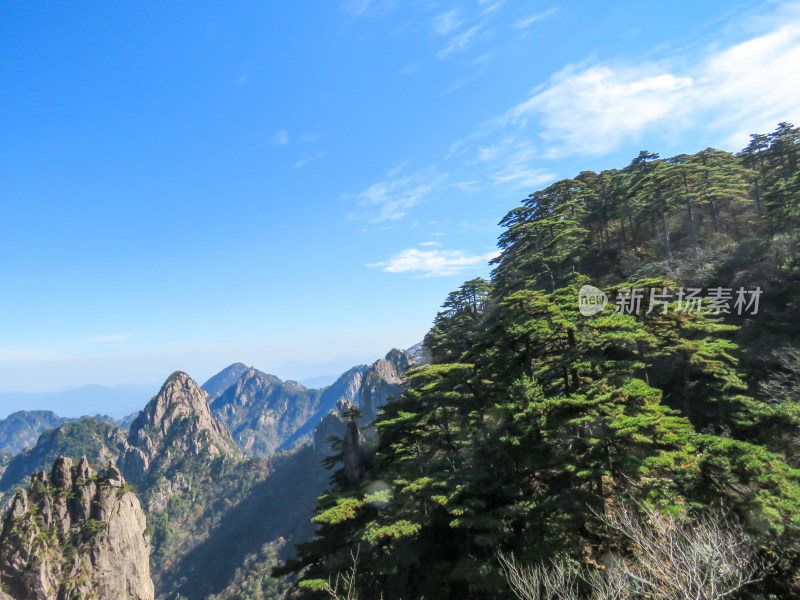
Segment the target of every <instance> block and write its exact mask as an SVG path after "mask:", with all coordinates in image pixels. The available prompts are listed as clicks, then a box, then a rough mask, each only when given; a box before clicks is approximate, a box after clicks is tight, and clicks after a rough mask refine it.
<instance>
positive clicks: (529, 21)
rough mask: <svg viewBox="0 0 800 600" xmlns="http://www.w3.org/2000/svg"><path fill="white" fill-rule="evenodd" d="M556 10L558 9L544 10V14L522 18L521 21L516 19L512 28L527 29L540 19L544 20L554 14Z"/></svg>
mask: <svg viewBox="0 0 800 600" xmlns="http://www.w3.org/2000/svg"><path fill="white" fill-rule="evenodd" d="M557 10H558V8H551V9H550V10H546V11H544V12H540V13H537V14H535V15H530V16H528V17H523V18H522V19H518V20H517V21H515V22H514V24H513V25H512V27H513V28H514V29H527V28H528V27H530V26H531V25H533V24H534V23H536V21H541V20H542V19H546V18H547V17H549V16H550V15H552V14H553V13H555V12H556V11H557Z"/></svg>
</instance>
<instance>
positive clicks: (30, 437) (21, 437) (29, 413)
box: [0, 410, 70, 454]
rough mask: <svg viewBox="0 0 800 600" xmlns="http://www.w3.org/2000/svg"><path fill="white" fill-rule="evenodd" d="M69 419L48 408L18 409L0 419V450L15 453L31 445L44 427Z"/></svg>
mask: <svg viewBox="0 0 800 600" xmlns="http://www.w3.org/2000/svg"><path fill="white" fill-rule="evenodd" d="M69 420H70V419H67V418H65V417H59V416H58V415H57V414H55V413H54V412H52V411H50V410H18V411H17V412H14V413H11V414H10V415H8V416H7V417H6V418H5V419H2V420H0V452H10V453H11V454H16V453H17V452H20V451H21V450H23V449H24V448H26V447H28V446H33V445H34V444H35V443H36V440H37V439H39V435H40V434H41V433H42V432H43V431H45V430H46V429H52V428H53V427H58V426H59V425H61V424H62V423H66V422H67V421H69Z"/></svg>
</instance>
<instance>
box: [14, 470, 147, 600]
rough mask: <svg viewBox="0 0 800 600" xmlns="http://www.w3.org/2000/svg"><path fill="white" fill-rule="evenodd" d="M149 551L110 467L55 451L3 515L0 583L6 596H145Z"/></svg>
mask: <svg viewBox="0 0 800 600" xmlns="http://www.w3.org/2000/svg"><path fill="white" fill-rule="evenodd" d="M149 557H150V539H149V536H148V534H147V533H146V520H145V515H144V512H143V511H142V508H141V506H140V505H139V501H138V499H137V498H136V495H135V494H134V493H133V491H131V489H130V488H129V487H128V486H127V485H126V484H125V480H124V478H123V477H122V475H121V474H120V472H119V471H118V470H117V468H116V467H113V466H110V465H109V467H108V468H107V469H105V470H104V471H102V472H101V473H99V474H98V473H97V472H95V471H94V470H93V469H92V468H91V467H90V466H89V463H88V461H87V460H86V458H85V457H84V458H82V459H81V460H80V461H79V462H78V464H77V465H73V461H72V460H71V459H70V458H65V457H63V456H62V457H59V458H57V459H56V461H55V463H54V465H53V468H52V470H51V472H50V475H49V477H48V475H46V474H45V472H44V471H40V472H38V473H35V474H34V475H32V476H31V483H30V486H29V488H28V489H27V490H22V489H21V490H19V491H18V492H17V494H16V496H15V497H14V500H13V501H12V503H11V505H10V507H9V509H8V511H7V512H6V514H5V517H4V519H3V525H2V532H0V583H1V584H2V588H3V590H4V593H5V594H6V597H7V598H12V599H13V600H77V599H85V600H101V599H109V598H115V599H119V600H152V599H153V597H154V592H153V582H152V580H151V578H150V564H149ZM0 598H3V596H2V595H0Z"/></svg>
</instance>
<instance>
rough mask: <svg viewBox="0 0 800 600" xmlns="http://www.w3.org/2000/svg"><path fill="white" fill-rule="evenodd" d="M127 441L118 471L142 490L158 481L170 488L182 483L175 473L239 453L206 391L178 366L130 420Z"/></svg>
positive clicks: (200, 466) (148, 489)
mask: <svg viewBox="0 0 800 600" xmlns="http://www.w3.org/2000/svg"><path fill="white" fill-rule="evenodd" d="M128 444H129V448H128V450H127V451H126V453H125V456H124V457H123V458H122V468H123V472H124V473H125V474H126V476H127V477H129V478H130V479H131V480H132V481H133V482H135V484H136V485H137V486H138V487H140V489H142V490H146V491H147V492H152V491H153V488H154V487H158V486H159V485H161V484H166V485H167V487H168V488H170V489H171V490H172V491H174V490H175V486H176V485H178V486H180V485H182V482H181V481H180V480H175V479H173V477H174V476H180V475H182V474H185V473H187V472H188V473H194V472H197V471H198V470H200V469H203V468H204V467H205V466H207V465H208V464H209V462H211V461H213V460H216V459H224V458H226V457H229V456H233V457H236V456H238V455H239V454H240V452H239V449H238V448H237V447H236V444H235V443H234V442H233V440H232V439H231V436H230V434H229V433H228V430H227V429H226V428H225V426H224V425H223V424H222V423H220V422H219V421H218V420H217V419H215V418H214V417H213V416H212V415H211V411H210V410H209V408H208V403H207V402H206V395H205V392H203V390H201V389H200V388H199V387H198V385H197V384H196V383H195V382H194V381H193V380H192V378H191V377H189V376H188V375H187V374H186V373H183V372H182V371H176V372H175V373H173V374H172V375H170V377H169V378H168V379H167V381H166V382H165V383H164V385H163V386H162V387H161V390H160V391H159V393H158V395H156V396H155V397H153V399H152V400H150V402H148V403H147V406H146V407H145V408H144V410H143V411H142V412H141V413H139V416H138V417H136V419H135V420H134V421H133V423H132V424H131V428H130V432H129V434H128ZM169 495H171V494H170V493H168V494H167V497H168V496H169ZM152 500H153V498H152V497H150V498H149V501H152ZM162 500H164V501H165V500H166V499H162ZM149 501H146V502H148V508H152V506H149Z"/></svg>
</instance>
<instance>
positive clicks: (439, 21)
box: [431, 10, 461, 35]
mask: <svg viewBox="0 0 800 600" xmlns="http://www.w3.org/2000/svg"><path fill="white" fill-rule="evenodd" d="M431 24H432V25H433V30H434V31H435V32H436V33H438V34H439V35H448V34H450V33H452V32H453V31H455V30H456V29H458V28H459V27H461V21H460V20H459V19H458V11H457V10H451V11H450V12H446V13H442V14H440V15H436V16H435V17H433V19H431Z"/></svg>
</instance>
